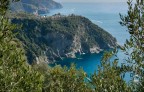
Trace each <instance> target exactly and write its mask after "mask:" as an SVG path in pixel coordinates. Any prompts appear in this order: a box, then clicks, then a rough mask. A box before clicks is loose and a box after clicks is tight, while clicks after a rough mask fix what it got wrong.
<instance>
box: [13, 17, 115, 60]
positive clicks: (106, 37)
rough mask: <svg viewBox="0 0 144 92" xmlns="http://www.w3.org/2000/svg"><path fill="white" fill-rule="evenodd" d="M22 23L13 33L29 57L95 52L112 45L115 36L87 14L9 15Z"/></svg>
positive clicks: (54, 57)
mask: <svg viewBox="0 0 144 92" xmlns="http://www.w3.org/2000/svg"><path fill="white" fill-rule="evenodd" d="M13 22H14V23H18V24H23V31H20V34H19V35H18V36H17V38H19V39H20V40H21V41H22V43H23V45H24V47H25V49H26V51H27V56H28V59H29V60H30V61H32V60H33V59H35V58H36V57H39V56H46V57H47V59H46V61H47V60H48V61H49V62H53V61H54V60H58V59H61V58H63V57H71V58H74V57H76V56H75V54H76V53H79V54H82V53H99V52H100V51H102V50H105V49H109V48H113V47H115V46H116V45H117V44H116V39H115V38H114V37H112V35H111V34H109V33H108V32H106V31H104V30H103V29H102V28H100V27H99V26H97V25H95V24H93V23H92V22H91V21H89V20H88V19H87V18H84V17H81V16H75V15H70V16H62V15H55V16H52V17H48V18H39V19H13Z"/></svg>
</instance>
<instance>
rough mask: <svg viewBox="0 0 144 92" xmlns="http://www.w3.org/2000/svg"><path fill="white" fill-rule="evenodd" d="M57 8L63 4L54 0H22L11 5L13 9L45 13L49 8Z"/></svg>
mask: <svg viewBox="0 0 144 92" xmlns="http://www.w3.org/2000/svg"><path fill="white" fill-rule="evenodd" d="M57 8H62V5H61V4H60V3H57V2H55V1H53V0H21V1H19V2H13V3H12V4H11V7H10V9H11V10H12V11H16V12H20V11H22V12H28V13H34V14H45V13H48V12H49V10H51V9H57Z"/></svg>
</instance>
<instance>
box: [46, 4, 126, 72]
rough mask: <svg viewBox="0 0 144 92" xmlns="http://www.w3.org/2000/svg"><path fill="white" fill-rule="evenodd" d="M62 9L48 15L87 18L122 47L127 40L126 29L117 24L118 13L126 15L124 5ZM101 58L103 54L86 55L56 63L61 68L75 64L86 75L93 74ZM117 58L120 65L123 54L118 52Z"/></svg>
mask: <svg viewBox="0 0 144 92" xmlns="http://www.w3.org/2000/svg"><path fill="white" fill-rule="evenodd" d="M62 4H63V8H62V9H57V10H52V11H51V13H50V14H48V16H50V15H54V14H56V13H61V14H64V15H69V14H76V15H82V16H85V17H87V18H89V19H90V20H91V21H92V22H93V23H95V24H97V25H99V26H100V27H102V28H103V29H105V30H106V31H108V32H109V33H111V34H112V35H113V36H114V37H116V39H117V41H118V43H119V44H120V45H123V44H124V43H125V40H126V39H127V38H129V35H128V32H126V28H124V27H122V26H121V25H120V24H119V21H120V18H119V13H122V14H126V12H127V5H126V3H62ZM102 56H103V52H101V53H99V54H86V55H82V56H80V57H79V58H77V59H64V60H62V61H59V62H57V63H56V64H60V65H62V66H65V65H66V66H68V67H69V66H70V64H71V63H75V64H76V65H77V68H83V69H84V71H85V72H87V73H88V74H93V73H94V72H95V71H96V70H97V66H98V65H100V60H101V58H102ZM118 57H120V60H121V62H120V63H122V60H123V59H124V58H122V57H124V54H123V53H122V52H121V51H120V50H119V52H118Z"/></svg>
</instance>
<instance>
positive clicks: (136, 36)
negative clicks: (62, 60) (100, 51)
mask: <svg viewBox="0 0 144 92" xmlns="http://www.w3.org/2000/svg"><path fill="white" fill-rule="evenodd" d="M8 5H9V0H1V1H0V10H1V12H0V91H1V92H9V91H10V92H68V91H69V92H143V91H144V79H143V78H144V77H143V76H144V75H143V68H144V66H143V65H144V64H143V60H144V46H143V44H144V43H143V41H144V40H143V34H144V31H143V30H144V29H143V24H144V22H143V17H144V16H143V9H144V3H143V0H137V1H136V4H135V5H133V4H132V1H131V0H128V6H129V10H128V15H126V16H122V15H121V19H122V22H120V23H121V24H122V25H123V26H126V27H127V28H128V31H129V33H130V34H131V37H130V39H129V40H127V42H126V44H125V45H124V47H123V48H121V49H122V50H123V51H124V52H126V55H127V56H128V59H126V61H125V62H127V63H129V64H125V65H122V66H121V67H118V66H117V63H118V61H119V60H118V59H115V60H114V61H113V63H110V61H109V58H110V57H111V56H113V55H115V53H116V52H117V51H113V52H107V53H105V55H104V57H103V59H102V61H101V66H99V70H98V73H97V74H96V73H95V74H93V75H91V76H90V78H89V77H88V76H87V75H86V73H85V72H84V71H82V70H77V69H76V68H75V66H74V65H72V66H71V67H70V69H68V68H66V67H64V68H62V67H60V66H56V67H54V68H50V67H48V66H47V65H46V64H45V63H40V64H35V65H31V66H29V65H28V64H27V63H26V59H25V55H24V51H23V49H22V45H21V43H20V41H19V40H17V39H16V38H15V34H13V32H12V31H13V30H15V28H17V25H14V24H11V23H10V21H9V20H8V19H7V18H6V17H5V13H6V10H7V9H8ZM128 50H131V51H130V52H129V51H128ZM128 71H129V72H132V73H133V76H132V81H130V83H128V84H126V83H125V81H124V80H123V75H124V74H125V73H126V72H128ZM135 77H138V78H136V79H135Z"/></svg>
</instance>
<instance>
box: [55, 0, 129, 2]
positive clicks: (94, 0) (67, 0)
mask: <svg viewBox="0 0 144 92" xmlns="http://www.w3.org/2000/svg"><path fill="white" fill-rule="evenodd" d="M54 1H57V2H126V1H127V0H54Z"/></svg>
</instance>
